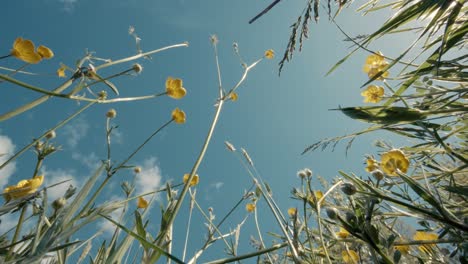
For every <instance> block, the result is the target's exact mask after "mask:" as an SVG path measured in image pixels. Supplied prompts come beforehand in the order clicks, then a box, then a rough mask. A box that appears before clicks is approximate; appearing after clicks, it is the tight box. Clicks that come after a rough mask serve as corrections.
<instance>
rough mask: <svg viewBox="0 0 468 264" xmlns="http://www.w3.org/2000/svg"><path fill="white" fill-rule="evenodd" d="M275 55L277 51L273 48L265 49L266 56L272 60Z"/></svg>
mask: <svg viewBox="0 0 468 264" xmlns="http://www.w3.org/2000/svg"><path fill="white" fill-rule="evenodd" d="M274 57H275V51H274V50H272V49H269V50H267V51H265V58H267V59H269V60H271V59H273V58H274Z"/></svg>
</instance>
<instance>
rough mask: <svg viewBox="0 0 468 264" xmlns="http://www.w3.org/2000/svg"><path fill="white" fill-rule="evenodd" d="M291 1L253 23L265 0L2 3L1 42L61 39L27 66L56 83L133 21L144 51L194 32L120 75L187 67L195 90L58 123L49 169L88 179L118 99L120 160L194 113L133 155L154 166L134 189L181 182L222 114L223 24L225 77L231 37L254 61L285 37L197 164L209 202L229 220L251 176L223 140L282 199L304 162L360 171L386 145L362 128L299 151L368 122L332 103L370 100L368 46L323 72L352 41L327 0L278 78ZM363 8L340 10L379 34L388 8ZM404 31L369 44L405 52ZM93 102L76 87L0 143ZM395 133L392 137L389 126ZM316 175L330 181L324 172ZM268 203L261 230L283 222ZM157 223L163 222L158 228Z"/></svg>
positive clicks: (5, 176)
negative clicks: (179, 116) (332, 18)
mask: <svg viewBox="0 0 468 264" xmlns="http://www.w3.org/2000/svg"><path fill="white" fill-rule="evenodd" d="M283 2H285V3H283ZM283 2H282V3H280V4H279V5H278V6H277V7H275V8H274V9H273V10H272V11H271V12H270V13H268V14H267V15H266V16H264V17H262V18H261V19H259V20H258V21H257V22H255V23H254V24H252V25H249V24H248V23H247V21H249V20H250V19H251V18H252V17H253V16H255V15H256V14H257V13H258V12H259V11H261V10H262V9H263V8H264V7H265V6H266V5H267V4H268V2H265V1H246V0H240V1H222V0H205V1H184V0H177V1H169V0H167V1H148V0H141V1H137V0H126V1H123V0H114V1H108V0H106V1H91V0H37V1H26V0H18V1H7V2H6V3H4V4H3V10H4V12H3V14H2V16H1V17H0V32H1V34H0V55H3V54H8V53H9V51H10V49H11V46H12V43H13V42H14V40H15V39H16V38H17V37H23V38H26V39H31V40H33V41H34V42H35V43H36V45H41V44H42V45H46V46H48V47H50V48H51V49H52V50H53V51H54V53H55V57H54V58H53V59H51V60H48V61H43V62H42V63H40V64H38V65H32V66H29V67H28V68H27V69H26V70H27V71H30V72H34V73H39V74H40V75H39V76H25V75H16V77H17V78H18V79H21V80H23V81H25V82H30V83H33V84H35V85H37V86H40V87H43V88H47V89H51V88H53V87H56V86H58V85H59V84H60V83H61V82H62V81H63V80H62V79H59V78H58V77H57V76H56V75H55V71H56V69H57V68H58V67H59V66H60V63H64V64H66V65H69V66H73V65H74V63H75V61H76V60H77V59H79V58H81V56H83V55H84V54H85V50H86V49H88V50H89V51H94V52H95V55H96V56H97V57H100V58H105V59H107V58H110V59H113V60H115V59H119V58H122V57H127V56H130V55H133V54H135V52H136V47H135V43H134V42H135V40H134V39H133V37H132V36H129V35H128V29H129V27H130V26H133V27H135V29H136V33H137V34H138V36H139V37H140V38H141V39H142V41H141V47H142V49H143V50H144V51H149V50H152V49H157V48H160V47H163V46H167V45H172V44H177V43H182V42H185V41H187V42H189V43H190V46H189V47H188V48H178V49H173V50H169V51H166V52H163V53H159V54H156V55H154V56H152V59H150V60H139V61H138V62H139V63H141V64H142V65H143V67H144V70H143V72H142V73H141V74H139V75H138V76H130V77H121V78H118V79H116V80H114V81H113V82H114V84H116V86H117V87H119V89H120V91H121V95H122V96H137V95H145V94H151V93H155V92H158V91H161V92H162V91H163V90H164V83H165V80H166V78H167V76H173V77H177V78H182V79H183V81H184V86H185V88H186V89H187V92H188V94H187V96H186V97H185V98H184V99H182V100H177V101H176V100H172V99H170V98H167V97H162V98H157V99H155V100H148V101H140V102H130V103H118V104H113V105H98V106H96V107H93V108H92V109H90V110H88V111H86V112H84V113H83V114H82V115H80V116H79V117H78V118H77V119H76V120H74V121H73V122H72V123H70V124H69V125H67V126H65V127H64V128H63V129H61V130H59V131H57V135H58V136H57V138H56V143H57V144H58V145H61V146H62V150H61V151H60V152H59V153H58V154H55V155H53V156H51V157H50V159H48V160H47V161H46V162H45V165H44V168H43V172H44V173H45V175H46V179H47V183H48V184H51V183H53V182H56V181H58V180H61V179H71V180H72V183H73V184H74V185H77V186H80V184H81V183H82V182H83V181H84V179H85V178H86V177H87V176H89V175H90V172H91V171H92V169H93V168H95V166H96V164H98V163H99V161H100V160H101V159H104V158H105V154H106V152H105V151H106V149H105V141H104V140H105V130H104V129H105V113H106V111H107V110H108V109H109V108H115V109H116V110H117V113H118V114H117V118H115V119H114V120H112V123H113V124H115V125H118V126H119V127H118V129H117V130H116V134H115V135H114V138H113V142H114V144H113V153H114V154H115V156H114V159H115V160H117V161H119V160H122V159H123V158H125V157H126V155H128V154H129V153H130V150H131V149H132V148H133V147H134V146H136V145H138V144H140V143H141V142H142V141H143V140H144V139H145V138H146V137H147V136H148V135H149V134H151V133H152V131H153V130H154V129H156V128H158V127H159V126H161V125H162V124H163V123H164V122H166V121H167V120H168V118H170V112H171V111H172V109H174V108H175V107H180V108H181V109H183V110H184V111H185V112H186V114H187V123H186V124H184V125H182V126H180V125H171V126H169V127H168V128H166V129H164V131H163V132H162V133H161V134H159V135H158V136H156V137H155V138H154V139H153V140H152V141H151V142H150V143H149V144H148V145H147V146H146V147H145V148H144V149H143V150H142V151H141V152H140V153H139V154H138V155H136V156H135V158H134V159H133V160H132V162H131V164H134V165H139V166H141V167H142V168H143V172H142V174H141V175H139V176H137V177H136V184H137V185H136V186H137V193H143V192H145V191H149V190H153V189H157V188H158V187H159V186H161V184H164V183H165V182H166V181H172V182H174V183H178V182H180V181H181V178H182V176H183V174H184V173H187V172H189V171H190V169H191V167H192V166H193V163H194V162H195V160H196V157H197V154H198V152H199V151H200V148H201V146H202V143H203V140H204V138H205V135H206V133H207V131H208V128H209V125H210V123H211V120H212V117H213V115H214V110H215V108H214V107H213V105H214V103H215V101H216V96H217V74H216V66H215V60H214V56H213V49H212V47H211V45H210V42H209V37H210V35H212V34H216V35H217V36H218V38H219V40H220V41H219V46H218V48H219V57H220V66H221V73H222V78H223V84H224V86H225V87H226V88H230V87H232V86H233V85H234V84H235V83H236V82H237V80H238V79H239V78H240V76H241V73H242V68H241V65H240V62H239V59H238V58H237V57H236V55H235V53H234V52H233V48H232V44H233V42H236V43H238V45H239V48H240V52H241V55H242V58H243V59H244V60H245V61H246V62H247V63H251V62H253V61H255V60H257V59H258V58H260V57H261V56H263V53H264V51H265V50H267V49H274V50H275V51H276V57H275V59H274V60H271V61H262V62H261V63H260V64H259V65H258V66H257V67H256V68H255V69H254V70H253V71H251V73H250V74H249V76H248V78H247V80H246V81H245V83H244V84H243V85H242V87H240V89H239V90H238V94H239V100H238V101H237V102H234V103H233V102H229V103H228V104H227V105H226V107H225V108H224V111H223V113H222V114H221V119H220V121H219V124H218V127H217V130H216V131H215V134H214V137H213V139H212V142H211V145H210V148H209V150H208V152H207V154H206V158H205V160H204V162H203V163H202V165H201V167H200V169H199V173H198V174H199V175H200V177H201V182H200V184H199V186H198V199H199V202H200V203H201V205H202V207H204V208H205V209H206V208H208V207H213V208H214V210H215V214H216V215H217V219H221V218H222V217H223V216H224V214H225V213H226V212H227V211H228V210H229V209H230V208H231V207H230V206H231V205H233V204H234V203H235V202H236V201H237V200H238V199H239V198H240V197H241V196H242V194H243V192H244V190H246V189H247V188H249V187H250V185H251V180H250V177H249V176H248V174H247V172H246V171H245V170H244V168H243V167H242V165H241V164H240V163H239V161H238V160H237V158H236V157H235V156H233V155H232V153H230V152H228V151H227V150H226V149H225V146H224V141H225V140H227V141H229V142H231V143H232V144H234V145H235V146H236V147H237V148H238V149H239V148H240V147H243V148H245V149H246V150H247V151H248V152H249V154H250V156H251V157H252V159H253V161H254V163H255V165H256V168H257V169H258V171H259V172H260V173H261V175H262V177H263V178H264V179H265V180H266V181H267V182H268V183H269V184H270V185H271V187H272V189H273V192H274V197H275V198H276V199H277V201H278V203H279V205H280V207H281V208H283V209H284V211H286V210H287V208H288V207H291V206H296V205H297V204H296V203H295V201H294V200H292V199H290V198H289V197H290V191H291V189H292V188H293V187H297V186H299V184H300V181H299V179H298V178H297V176H296V172H297V171H298V170H300V169H302V168H304V167H308V168H311V169H312V170H313V171H314V173H315V174H318V175H321V176H323V177H325V178H327V179H330V180H331V179H332V178H334V177H335V176H336V175H337V171H338V170H340V169H343V170H345V171H349V172H354V173H356V174H358V175H363V174H364V173H365V171H364V169H363V168H364V165H363V163H364V155H365V154H376V149H375V148H374V147H372V142H373V141H374V140H375V139H376V137H375V136H372V137H369V136H367V137H362V138H358V139H357V140H356V141H355V143H354V146H353V148H352V149H351V150H350V151H349V153H348V155H347V156H346V155H345V150H344V147H345V144H341V145H339V146H338V147H337V149H336V150H335V151H334V152H332V151H329V150H326V151H323V152H321V151H317V152H314V153H309V154H306V155H301V152H302V151H303V150H304V148H305V147H307V146H308V145H310V144H312V143H314V142H316V141H318V140H320V139H323V138H326V137H333V136H340V135H343V134H346V133H352V132H355V131H358V130H360V129H363V128H365V127H366V126H365V124H363V123H359V122H357V121H353V120H350V119H348V118H347V117H345V116H344V115H342V114H341V113H339V112H337V111H329V109H333V108H337V107H338V106H355V105H360V104H362V97H361V96H360V92H361V91H360V89H359V87H360V86H361V84H362V83H364V82H365V81H366V80H367V75H366V74H365V73H363V72H362V65H363V63H364V60H365V57H366V56H367V55H368V54H367V53H365V52H357V53H356V54H355V55H354V56H353V57H351V58H350V59H349V60H348V61H347V62H346V63H345V64H344V65H343V66H342V67H340V68H339V69H338V70H336V71H335V72H334V73H333V74H331V75H330V76H328V77H325V76H324V75H325V73H326V72H327V71H328V70H329V69H330V68H331V66H333V65H334V64H335V63H336V62H337V61H338V60H339V59H341V58H342V57H343V56H345V55H346V54H347V53H348V52H349V51H350V50H351V49H350V48H349V47H350V43H349V42H343V41H342V40H343V39H344V38H345V37H344V36H343V35H341V33H339V31H338V29H337V28H336V27H335V26H334V25H333V24H331V23H330V22H328V21H327V19H326V13H325V12H323V11H324V10H322V12H321V13H322V18H321V21H320V23H319V24H315V23H312V24H311V26H310V39H309V40H307V41H306V42H305V45H304V48H303V51H302V52H301V53H298V52H296V54H295V56H294V59H293V61H292V62H290V63H287V64H286V66H285V67H284V69H283V73H282V75H281V77H279V76H278V62H279V61H280V59H281V57H282V54H283V52H284V49H285V47H286V44H287V40H288V38H289V33H290V28H289V25H291V24H292V23H293V22H294V21H295V20H296V18H297V15H298V14H299V13H300V12H301V10H302V8H303V7H304V3H303V2H299V1H289V2H287V1H283ZM355 8H356V6H353V7H351V8H349V9H347V10H344V11H345V12H343V14H342V15H340V16H339V17H338V18H337V22H338V23H339V24H340V25H342V26H343V28H344V29H345V30H346V31H347V32H348V33H349V34H350V35H352V36H354V35H358V34H366V33H370V32H371V31H372V30H374V29H376V27H377V26H378V22H379V21H380V22H381V21H382V19H386V18H387V17H388V16H389V14H387V13H386V12H380V13H376V14H372V15H369V16H366V17H363V16H362V15H361V14H357V13H355V12H354V10H355ZM405 43H406V42H405V41H395V42H392V43H391V44H390V43H388V42H384V41H378V42H376V44H375V45H374V46H371V48H375V49H376V50H382V51H383V52H384V54H386V55H387V54H388V55H389V56H395V55H397V54H399V53H400V52H401V51H402V49H403V48H404V47H405V45H406V44H405ZM97 64H98V63H97ZM0 65H1V66H3V67H9V68H18V67H20V66H21V65H22V63H21V62H19V61H17V60H15V59H13V58H9V59H4V60H2V61H1V64H0ZM129 66H131V64H128V65H124V66H118V67H116V68H113V69H108V70H107V71H106V74H112V73H115V72H118V71H120V70H122V69H124V68H125V67H129ZM3 73H5V72H3ZM0 85H1V86H2V95H1V97H0V112H1V113H4V112H6V111H9V110H11V109H14V108H15V107H18V106H20V105H22V104H24V103H26V102H28V101H30V100H32V99H34V98H36V97H37V96H38V95H37V94H34V93H32V92H31V91H27V90H25V89H22V88H19V87H15V86H14V85H12V84H8V83H4V82H3V83H1V84H0ZM101 89H106V88H105V87H99V89H98V91H99V90H101ZM82 105H83V104H81V105H79V104H77V103H76V102H74V101H70V100H63V99H52V100H49V101H48V102H47V103H45V104H43V105H41V106H39V107H37V108H35V109H34V110H33V111H29V112H27V113H25V114H22V115H20V116H17V117H15V118H13V119H10V120H8V121H5V122H3V123H0V147H1V149H0V152H3V153H10V154H11V153H14V151H15V150H18V149H20V148H22V147H23V146H24V145H26V144H28V143H29V142H31V140H32V139H33V138H34V137H37V136H39V135H40V134H42V133H43V132H44V131H47V130H48V129H49V128H50V127H52V126H54V125H55V124H56V123H57V122H58V121H59V120H63V119H65V118H66V117H67V116H68V115H70V114H71V113H73V112H74V111H76V110H77V109H78V108H79V107H80V106H82ZM386 139H387V140H389V141H390V142H391V138H389V137H386ZM396 147H398V145H396ZM1 158H2V157H0V159H1ZM4 158H5V157H3V159H4ZM34 159H35V157H34V155H33V153H32V152H31V151H30V152H27V153H26V154H24V155H23V156H22V157H21V158H20V159H18V160H17V161H16V162H15V163H14V164H13V165H12V166H10V167H9V168H6V169H4V170H1V171H0V176H1V179H0V185H2V186H6V185H8V184H13V183H15V182H17V181H18V180H19V179H23V178H29V177H31V175H30V174H31V173H32V166H33V164H34ZM0 161H2V160H0ZM132 177H133V174H132V173H131V172H130V171H128V172H122V173H120V174H119V175H117V176H116V177H115V178H114V179H113V181H112V183H111V185H110V186H109V189H108V190H107V191H106V195H104V196H103V197H102V201H105V200H111V199H119V198H122V196H123V194H122V193H121V191H120V187H119V185H120V182H121V181H123V180H129V179H132ZM315 187H316V188H317V189H320V185H319V183H318V181H316V186H315ZM65 189H66V186H65V185H64V186H62V187H58V188H55V189H52V190H50V192H51V193H52V194H51V195H52V196H54V195H55V197H57V196H59V195H61V194H62V193H63V192H64V191H65ZM259 206H260V207H263V208H261V209H260V210H259V214H260V217H261V219H263V220H262V222H263V223H264V224H263V230H264V231H270V230H273V231H275V232H278V229H277V227H276V225H275V223H274V222H273V220H272V219H273V218H272V216H271V214H270V213H269V212H268V211H267V210H266V209H265V208H266V206H265V204H264V203H260V204H259ZM243 208H244V207H242V208H241V210H239V212H238V213H236V214H235V215H234V218H233V219H232V220H231V221H229V223H228V224H227V225H226V226H225V227H224V228H225V229H224V230H225V231H227V230H229V229H233V228H234V227H235V225H236V224H237V223H238V221H239V220H240V219H242V218H243V217H244V216H245V215H246V212H245V210H244V209H243ZM158 214H159V208H158V206H157V205H156V206H155V207H154V214H153V219H159V215H158ZM186 216H187V212H186V210H183V212H182V213H181V215H180V217H179V218H178V220H177V221H176V225H177V226H179V227H180V228H179V229H178V228H177V226H176V231H175V237H176V240H175V242H174V243H175V252H176V254H179V253H180V248H181V247H182V244H183V237H184V232H185V229H184V228H185V226H186ZM7 218H8V219H3V220H4V221H3V222H2V225H1V226H0V229H1V230H5V229H4V228H7V227H6V226H7V224H6V223H8V220H10V223H11V219H14V216H8V217H7ZM130 221H131V219H130ZM194 221H195V224H194V226H193V227H192V230H193V235H192V236H191V239H190V247H189V253H190V252H192V253H193V252H194V251H195V250H196V249H197V248H198V247H199V246H201V243H202V242H203V238H204V235H203V234H204V233H203V232H204V230H205V229H204V227H203V225H202V223H203V221H202V219H201V218H200V215H199V214H197V213H195V216H194ZM248 221H249V223H248V224H246V230H245V231H244V232H243V239H244V240H243V242H242V243H243V248H242V249H243V250H244V252H246V251H249V250H251V248H250V247H249V245H248V238H249V236H250V235H251V234H252V235H255V233H254V230H253V229H252V227H253V223H252V219H249V220H248ZM99 227H101V226H99V225H98V226H96V227H90V228H99ZM157 227H158V226H157V225H155V226H154V227H153V229H152V231H153V233H154V232H156V231H157ZM90 230H91V229H90ZM267 237H268V236H267ZM99 239H104V238H103V237H102V238H99ZM267 240H268V241H269V240H271V239H270V238H268V239H267ZM99 241H102V240H99ZM97 244H99V243H96V245H97ZM221 249H222V247H221ZM221 252H222V250H220V251H218V252H216V251H214V252H213V251H212V252H209V253H208V255H207V256H203V258H202V259H204V260H206V259H214V258H216V257H221V256H222V253H221ZM189 255H190V254H189Z"/></svg>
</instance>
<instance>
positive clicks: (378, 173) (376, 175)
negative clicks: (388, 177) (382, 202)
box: [371, 170, 384, 181]
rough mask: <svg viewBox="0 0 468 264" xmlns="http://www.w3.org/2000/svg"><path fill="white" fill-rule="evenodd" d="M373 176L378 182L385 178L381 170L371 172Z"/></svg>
mask: <svg viewBox="0 0 468 264" xmlns="http://www.w3.org/2000/svg"><path fill="white" fill-rule="evenodd" d="M371 174H372V176H374V178H375V179H376V180H378V181H380V180H382V179H383V178H384V174H383V172H382V171H381V170H374V171H372V172H371Z"/></svg>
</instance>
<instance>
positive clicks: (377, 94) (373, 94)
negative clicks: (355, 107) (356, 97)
mask: <svg viewBox="0 0 468 264" xmlns="http://www.w3.org/2000/svg"><path fill="white" fill-rule="evenodd" d="M361 95H362V96H364V103H374V104H376V103H378V102H380V101H382V98H383V95H384V88H383V87H382V86H377V85H369V87H367V89H366V90H364V91H363V92H362V93H361Z"/></svg>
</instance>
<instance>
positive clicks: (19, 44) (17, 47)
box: [11, 38, 42, 64]
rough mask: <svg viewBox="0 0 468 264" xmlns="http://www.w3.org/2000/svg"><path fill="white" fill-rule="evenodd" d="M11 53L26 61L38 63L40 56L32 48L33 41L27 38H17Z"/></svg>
mask: <svg viewBox="0 0 468 264" xmlns="http://www.w3.org/2000/svg"><path fill="white" fill-rule="evenodd" d="M11 55H12V56H15V57H16V58H18V59H20V60H22V61H24V62H27V63H32V64H35V63H38V62H40V61H41V59H42V57H41V55H39V54H38V53H37V52H36V51H35V49H34V43H33V42H32V41H31V40H29V39H23V38H17V39H16V40H15V43H13V49H12V50H11Z"/></svg>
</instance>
